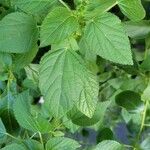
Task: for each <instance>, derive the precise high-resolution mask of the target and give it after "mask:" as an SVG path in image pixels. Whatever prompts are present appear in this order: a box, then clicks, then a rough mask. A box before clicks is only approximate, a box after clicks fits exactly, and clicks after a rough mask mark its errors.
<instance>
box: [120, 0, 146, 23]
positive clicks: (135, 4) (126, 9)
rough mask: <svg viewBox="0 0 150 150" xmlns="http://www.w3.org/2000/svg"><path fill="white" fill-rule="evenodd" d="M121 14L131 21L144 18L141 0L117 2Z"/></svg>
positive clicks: (121, 0)
mask: <svg viewBox="0 0 150 150" xmlns="http://www.w3.org/2000/svg"><path fill="white" fill-rule="evenodd" d="M118 6H119V7H120V9H121V11H122V13H123V14H124V15H125V16H127V17H128V18H129V19H130V20H132V21H139V20H142V19H143V18H144V17H145V14H146V13H145V10H144V8H143V6H142V4H141V0H118Z"/></svg>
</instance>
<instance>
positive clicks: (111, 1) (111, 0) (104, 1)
mask: <svg viewBox="0 0 150 150" xmlns="http://www.w3.org/2000/svg"><path fill="white" fill-rule="evenodd" d="M115 4H117V3H116V0H94V1H93V0H89V2H88V5H87V9H88V10H94V9H99V10H101V11H104V10H105V11H107V10H109V9H110V8H111V7H112V6H114V5H115Z"/></svg>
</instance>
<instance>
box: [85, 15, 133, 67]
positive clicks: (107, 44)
mask: <svg viewBox="0 0 150 150" xmlns="http://www.w3.org/2000/svg"><path fill="white" fill-rule="evenodd" d="M83 38H84V40H86V41H87V43H88V44H89V49H91V50H92V51H93V52H94V53H96V54H97V55H100V56H101V57H103V58H105V59H107V60H110V61H112V62H115V63H120V64H126V65H127V64H128V65H132V64H133V61H132V54H131V48H130V43H129V39H128V37H127V35H126V33H125V31H124V29H123V27H122V25H121V21H120V20H119V18H118V17H116V16H115V15H113V14H111V13H105V14H103V15H100V16H99V17H96V18H94V19H92V20H91V21H89V22H88V23H87V25H86V27H85V33H84V37H83Z"/></svg>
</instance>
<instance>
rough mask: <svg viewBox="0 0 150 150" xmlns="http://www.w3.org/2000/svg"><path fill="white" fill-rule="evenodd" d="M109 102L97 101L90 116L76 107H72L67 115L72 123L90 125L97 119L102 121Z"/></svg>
mask: <svg viewBox="0 0 150 150" xmlns="http://www.w3.org/2000/svg"><path fill="white" fill-rule="evenodd" d="M109 104H110V102H109V101H106V102H99V103H98V104H97V107H96V110H95V112H94V115H93V116H92V118H89V117H87V116H85V115H84V114H83V113H81V112H80V111H79V110H78V109H77V108H73V109H72V110H71V111H70V112H69V113H68V117H69V118H70V119H71V120H72V122H73V123H74V124H77V125H79V126H91V125H94V124H96V123H97V122H98V121H102V120H103V118H104V114H105V111H106V109H107V107H108V105H109Z"/></svg>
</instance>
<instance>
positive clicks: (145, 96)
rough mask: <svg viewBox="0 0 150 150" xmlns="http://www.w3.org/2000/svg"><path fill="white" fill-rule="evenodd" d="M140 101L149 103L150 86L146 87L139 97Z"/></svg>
mask: <svg viewBox="0 0 150 150" xmlns="http://www.w3.org/2000/svg"><path fill="white" fill-rule="evenodd" d="M141 99H142V100H143V101H144V102H145V101H150V84H149V85H148V86H147V87H146V89H145V90H144V92H143V94H142V95H141Z"/></svg>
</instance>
